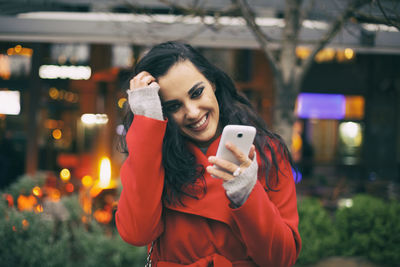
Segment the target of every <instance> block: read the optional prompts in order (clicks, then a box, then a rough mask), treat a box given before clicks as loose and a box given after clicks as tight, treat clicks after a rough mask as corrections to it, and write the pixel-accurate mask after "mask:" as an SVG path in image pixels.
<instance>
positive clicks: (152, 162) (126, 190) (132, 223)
mask: <svg viewBox="0 0 400 267" xmlns="http://www.w3.org/2000/svg"><path fill="white" fill-rule="evenodd" d="M166 125H167V122H166V121H159V120H154V119H150V118H146V117H143V116H139V115H135V118H134V120H133V122H132V125H131V127H130V128H129V130H128V133H127V135H126V141H127V146H128V151H129V156H128V157H127V159H126V160H125V162H124V163H123V165H122V167H121V182H122V187H123V189H122V192H121V196H120V199H119V202H118V209H117V212H116V225H117V228H118V232H119V234H120V236H121V237H122V239H124V240H125V241H126V242H128V243H130V244H132V245H135V246H143V245H147V244H149V243H151V242H152V241H153V240H154V239H156V238H157V237H158V236H159V235H160V234H161V233H162V231H163V221H162V219H161V213H162V202H161V196H162V191H163V186H164V169H163V167H162V143H163V138H164V134H165V129H166Z"/></svg>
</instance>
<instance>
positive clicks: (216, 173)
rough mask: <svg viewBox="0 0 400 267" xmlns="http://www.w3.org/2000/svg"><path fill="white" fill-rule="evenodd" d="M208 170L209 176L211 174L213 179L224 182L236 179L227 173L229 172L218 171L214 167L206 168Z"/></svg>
mask: <svg viewBox="0 0 400 267" xmlns="http://www.w3.org/2000/svg"><path fill="white" fill-rule="evenodd" d="M206 170H207V172H208V173H209V174H211V175H212V176H213V177H215V178H219V179H222V180H224V181H229V180H232V179H233V178H234V177H233V176H232V174H230V173H227V172H225V171H223V170H220V169H217V168H215V167H213V166H208V167H207V168H206Z"/></svg>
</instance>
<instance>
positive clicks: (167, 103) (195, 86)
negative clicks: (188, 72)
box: [163, 81, 204, 106]
mask: <svg viewBox="0 0 400 267" xmlns="http://www.w3.org/2000/svg"><path fill="white" fill-rule="evenodd" d="M203 83H204V82H202V81H201V82H198V83H195V84H194V85H193V86H192V88H190V89H189V91H188V95H191V94H193V91H194V90H196V89H197V88H198V87H199V86H200V85H201V84H203ZM177 102H178V101H177V100H175V99H174V100H169V101H166V102H164V103H163V105H166V106H168V105H171V104H175V103H177Z"/></svg>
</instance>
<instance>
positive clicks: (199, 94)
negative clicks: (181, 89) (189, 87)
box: [190, 87, 204, 98]
mask: <svg viewBox="0 0 400 267" xmlns="http://www.w3.org/2000/svg"><path fill="white" fill-rule="evenodd" d="M203 90H204V87H199V88H197V89H196V90H195V91H194V92H193V93H192V95H191V96H190V98H198V97H199V96H201V94H202V93H203Z"/></svg>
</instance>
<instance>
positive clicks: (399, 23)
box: [376, 0, 400, 30]
mask: <svg viewBox="0 0 400 267" xmlns="http://www.w3.org/2000/svg"><path fill="white" fill-rule="evenodd" d="M376 3H377V5H378V7H379V10H380V11H381V12H382V14H383V16H384V17H385V19H386V20H387V23H388V25H390V26H394V27H396V28H397V29H398V30H400V16H399V14H398V13H397V14H396V13H395V14H396V17H395V18H394V17H389V15H388V14H387V13H386V11H385V9H384V8H383V6H382V3H381V1H380V0H376ZM387 23H386V24H387Z"/></svg>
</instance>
